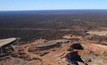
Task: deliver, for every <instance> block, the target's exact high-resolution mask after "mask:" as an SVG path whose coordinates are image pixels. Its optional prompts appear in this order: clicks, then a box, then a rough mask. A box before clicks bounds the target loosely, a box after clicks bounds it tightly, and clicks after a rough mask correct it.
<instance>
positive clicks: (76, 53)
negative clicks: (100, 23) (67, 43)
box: [66, 43, 107, 65]
mask: <svg viewBox="0 0 107 65" xmlns="http://www.w3.org/2000/svg"><path fill="white" fill-rule="evenodd" d="M70 48H73V49H74V50H73V51H71V52H70V53H68V54H67V55H66V61H67V62H69V63H71V64H74V65H79V63H78V62H81V63H83V64H84V65H95V64H96V65H105V64H107V51H106V48H105V47H104V46H103V45H98V44H94V45H93V44H92V45H91V44H87V45H84V44H79V43H76V44H73V45H72V46H71V47H70Z"/></svg>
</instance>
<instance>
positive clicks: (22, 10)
mask: <svg viewBox="0 0 107 65" xmlns="http://www.w3.org/2000/svg"><path fill="white" fill-rule="evenodd" d="M54 10H107V9H38V10H0V11H54Z"/></svg>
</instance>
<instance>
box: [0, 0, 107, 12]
mask: <svg viewBox="0 0 107 65" xmlns="http://www.w3.org/2000/svg"><path fill="white" fill-rule="evenodd" d="M58 9H107V0H0V10H58Z"/></svg>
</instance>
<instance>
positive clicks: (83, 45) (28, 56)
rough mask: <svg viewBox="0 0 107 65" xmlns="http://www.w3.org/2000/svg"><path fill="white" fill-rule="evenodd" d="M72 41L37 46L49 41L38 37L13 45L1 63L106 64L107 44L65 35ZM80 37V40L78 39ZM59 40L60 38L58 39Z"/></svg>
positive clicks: (15, 64) (39, 64)
mask: <svg viewBox="0 0 107 65" xmlns="http://www.w3.org/2000/svg"><path fill="white" fill-rule="evenodd" d="M63 37H64V38H66V39H69V40H70V42H67V43H62V42H61V44H60V45H59V46H48V47H45V48H37V45H38V44H39V45H40V44H45V43H46V42H48V41H54V40H45V39H38V40H35V41H33V42H30V43H26V44H23V45H12V49H13V50H8V52H6V53H5V54H8V55H6V56H2V57H1V58H0V65H7V64H8V65H106V64H107V46H106V45H103V44H98V43H96V42H92V41H89V40H86V39H84V38H86V37H82V36H75V35H67V36H63ZM77 39H78V40H77ZM57 41H58V40H57ZM104 43H107V42H104Z"/></svg>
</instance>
